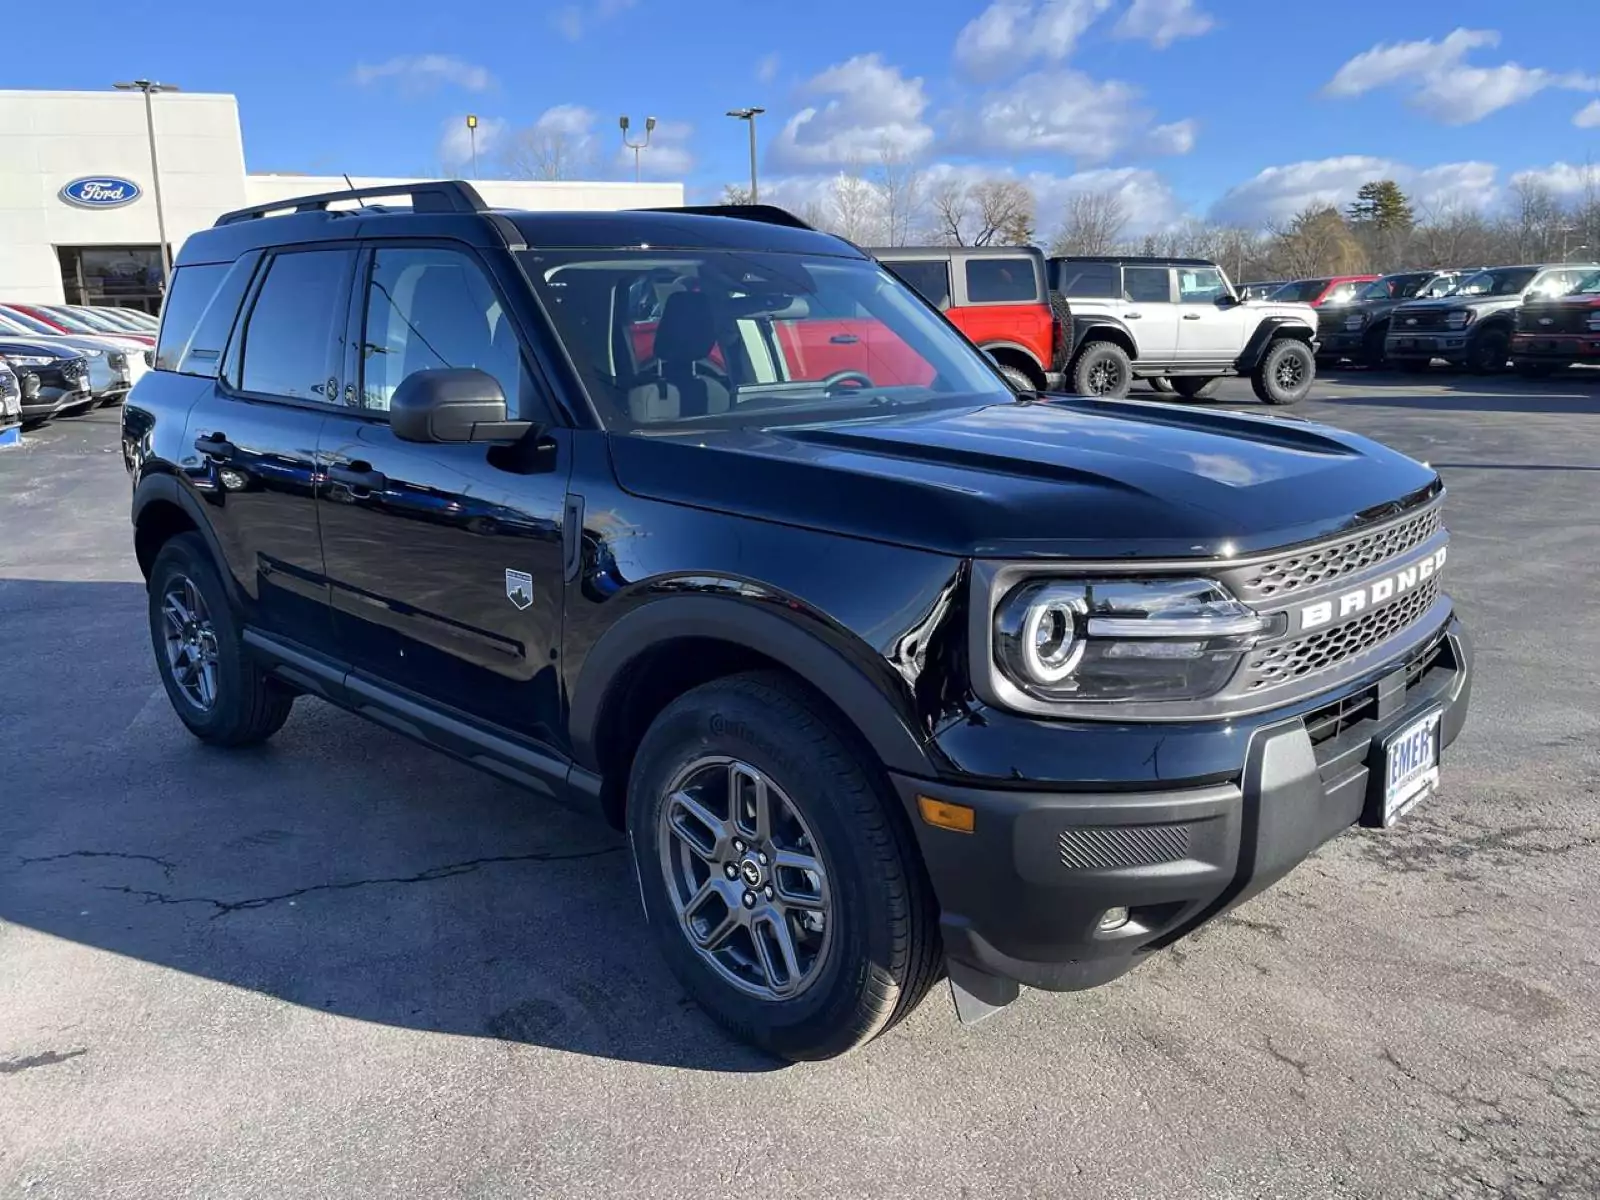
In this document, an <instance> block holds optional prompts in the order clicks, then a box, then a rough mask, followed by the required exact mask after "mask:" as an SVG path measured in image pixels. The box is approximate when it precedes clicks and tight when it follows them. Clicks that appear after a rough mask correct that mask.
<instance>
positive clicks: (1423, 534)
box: [1235, 504, 1443, 604]
mask: <svg viewBox="0 0 1600 1200" xmlns="http://www.w3.org/2000/svg"><path fill="white" fill-rule="evenodd" d="M1442 520H1443V517H1442V514H1441V512H1440V508H1439V505H1437V504H1435V505H1434V506H1433V507H1432V508H1430V509H1428V510H1427V511H1426V512H1421V513H1418V514H1416V515H1415V516H1412V517H1407V518H1406V519H1405V520H1403V521H1398V522H1396V523H1395V524H1393V525H1388V526H1385V527H1384V528H1381V529H1375V530H1373V531H1371V532H1369V533H1359V534H1356V535H1354V536H1352V537H1347V538H1343V539H1341V540H1340V541H1336V542H1328V543H1325V544H1324V545H1321V546H1313V547H1311V548H1310V549H1308V550H1301V551H1297V552H1295V553H1293V554H1286V555H1284V556H1283V557H1282V558H1274V559H1271V560H1269V561H1267V562H1264V563H1262V564H1261V565H1260V566H1258V567H1254V568H1252V569H1250V570H1249V571H1247V572H1245V574H1244V577H1243V578H1242V579H1240V580H1239V582H1238V585H1237V587H1236V589H1235V594H1236V595H1237V596H1238V597H1239V599H1241V600H1243V601H1245V602H1246V603H1247V604H1248V603H1250V602H1251V601H1257V602H1259V601H1263V600H1280V599H1282V598H1283V597H1285V596H1290V595H1293V594H1294V593H1295V592H1300V591H1304V590H1306V589H1307V588H1314V587H1317V586H1318V585H1320V584H1324V583H1328V582H1330V581H1332V580H1335V579H1339V578H1341V577H1343V576H1345V575H1352V574H1354V573H1355V572H1357V571H1362V570H1365V569H1366V568H1367V567H1372V566H1376V565H1378V564H1379V563H1382V562H1386V561H1388V560H1389V559H1391V558H1394V557H1395V556H1396V555H1400V554H1404V553H1405V552H1406V551H1407V550H1410V549H1412V548H1413V547H1415V546H1420V545H1422V543H1423V542H1425V541H1427V540H1428V539H1429V538H1431V537H1432V536H1433V535H1434V534H1436V533H1438V532H1439V526H1440V522H1441V521H1442Z"/></svg>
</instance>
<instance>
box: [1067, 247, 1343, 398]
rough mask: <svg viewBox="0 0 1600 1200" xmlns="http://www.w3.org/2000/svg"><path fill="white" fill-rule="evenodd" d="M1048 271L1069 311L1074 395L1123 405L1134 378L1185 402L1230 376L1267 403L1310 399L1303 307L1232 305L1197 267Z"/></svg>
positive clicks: (1312, 316) (1127, 260)
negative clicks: (1164, 386)
mask: <svg viewBox="0 0 1600 1200" xmlns="http://www.w3.org/2000/svg"><path fill="white" fill-rule="evenodd" d="M1049 269H1050V286H1051V288H1052V289H1053V290H1055V291H1059V292H1060V293H1062V294H1063V295H1064V296H1066V298H1067V302H1068V303H1069V304H1070V305H1071V306H1072V326H1073V351H1072V356H1071V359H1070V365H1069V367H1068V370H1067V375H1068V378H1069V380H1070V381H1071V383H1072V387H1073V390H1074V391H1076V392H1077V393H1078V394H1079V395H1093V396H1123V395H1126V394H1127V391H1128V385H1129V384H1130V383H1131V382H1132V381H1133V380H1134V379H1149V380H1152V381H1159V380H1161V379H1163V378H1165V379H1167V380H1169V381H1170V382H1171V385H1172V387H1173V389H1175V390H1176V391H1177V392H1178V393H1179V394H1180V395H1182V396H1183V397H1185V398H1186V399H1194V398H1198V397H1201V396H1205V395H1206V394H1208V393H1209V392H1210V391H1211V390H1212V389H1213V388H1214V387H1215V386H1216V381H1217V380H1218V379H1221V378H1223V377H1225V376H1230V375H1242V376H1246V377H1248V378H1249V379H1250V382H1251V385H1252V386H1253V387H1254V389H1255V393H1256V396H1257V397H1259V398H1260V399H1261V400H1262V401H1263V402H1265V403H1267V404H1294V403H1296V402H1298V401H1300V400H1302V399H1304V398H1305V396H1306V394H1307V393H1308V392H1309V391H1310V390H1311V383H1312V380H1313V379H1314V378H1315V377H1316V362H1315V361H1314V359H1313V347H1314V345H1315V344H1316V313H1315V312H1314V311H1313V310H1312V309H1311V308H1309V307H1308V306H1306V305H1304V304H1278V303H1276V302H1272V303H1268V302H1260V301H1251V302H1248V303H1247V302H1245V301H1241V300H1240V299H1239V298H1238V297H1237V296H1236V295H1235V294H1234V291H1233V289H1232V287H1231V286H1230V285H1229V283H1228V278H1227V276H1226V275H1225V274H1223V272H1222V270H1221V268H1219V267H1218V266H1217V265H1216V264H1215V263H1213V262H1210V261H1208V260H1206V259H1200V258H1143V257H1133V256H1121V255H1111V256H1104V257H1089V258H1085V257H1059V258H1052V259H1050V260H1049ZM1157 386H1161V385H1160V384H1159V382H1157Z"/></svg>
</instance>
